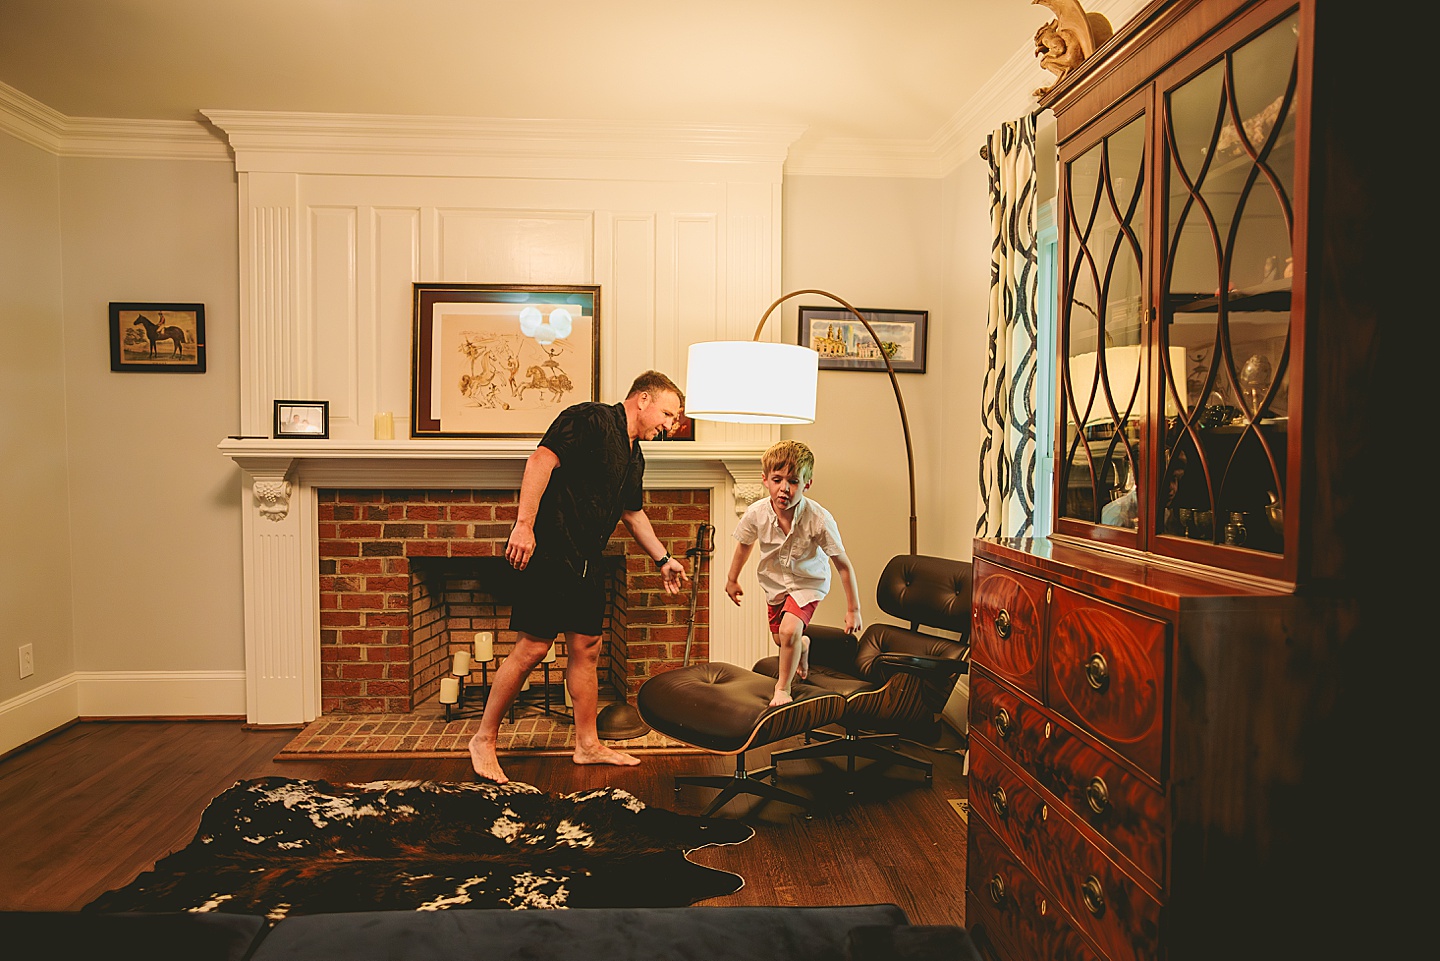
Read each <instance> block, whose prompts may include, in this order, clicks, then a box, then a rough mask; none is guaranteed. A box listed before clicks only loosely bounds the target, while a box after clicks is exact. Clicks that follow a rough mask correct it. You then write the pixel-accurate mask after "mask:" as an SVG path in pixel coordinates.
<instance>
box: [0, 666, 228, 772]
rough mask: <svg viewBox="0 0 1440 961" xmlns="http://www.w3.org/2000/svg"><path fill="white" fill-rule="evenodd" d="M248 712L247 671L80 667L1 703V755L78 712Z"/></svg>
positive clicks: (167, 714)
mask: <svg viewBox="0 0 1440 961" xmlns="http://www.w3.org/2000/svg"><path fill="white" fill-rule="evenodd" d="M226 716H237V717H244V716H245V672H244V671H105V672H100V671H77V672H76V673H73V674H68V675H66V676H65V677H62V678H59V679H58V680H54V681H51V682H50V683H49V684H45V685H42V686H41V687H37V688H36V689H35V690H33V691H26V692H25V693H24V694H21V695H20V696H19V697H13V698H11V699H10V700H8V701H6V702H4V703H3V704H0V754H3V753H4V752H6V751H10V750H13V749H15V748H17V747H19V746H20V745H22V744H25V743H26V742H28V741H33V740H34V739H35V738H37V737H42V736H44V735H46V734H48V733H50V732H51V731H53V730H55V729H56V728H58V727H61V726H62V725H64V724H67V723H69V722H70V721H73V720H75V718H77V717H226Z"/></svg>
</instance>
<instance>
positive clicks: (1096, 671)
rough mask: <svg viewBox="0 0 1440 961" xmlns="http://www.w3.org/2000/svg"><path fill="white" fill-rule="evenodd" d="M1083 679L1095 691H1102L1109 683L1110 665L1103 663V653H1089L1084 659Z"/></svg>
mask: <svg viewBox="0 0 1440 961" xmlns="http://www.w3.org/2000/svg"><path fill="white" fill-rule="evenodd" d="M1085 680H1086V681H1088V682H1089V683H1090V686H1091V687H1093V688H1094V689H1095V690H1097V691H1103V690H1105V688H1106V687H1107V686H1108V685H1109V683H1110V665H1109V664H1107V663H1105V655H1104V654H1091V655H1090V657H1089V658H1088V659H1087V660H1086V661H1085Z"/></svg>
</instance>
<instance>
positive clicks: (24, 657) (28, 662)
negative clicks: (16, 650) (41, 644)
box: [20, 644, 35, 677]
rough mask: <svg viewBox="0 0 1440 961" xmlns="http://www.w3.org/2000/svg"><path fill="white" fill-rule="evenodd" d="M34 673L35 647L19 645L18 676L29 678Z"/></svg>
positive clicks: (32, 645)
mask: <svg viewBox="0 0 1440 961" xmlns="http://www.w3.org/2000/svg"><path fill="white" fill-rule="evenodd" d="M34 673H35V645H34V644H21V645H20V676H21V677H29V676H30V675H31V674H34Z"/></svg>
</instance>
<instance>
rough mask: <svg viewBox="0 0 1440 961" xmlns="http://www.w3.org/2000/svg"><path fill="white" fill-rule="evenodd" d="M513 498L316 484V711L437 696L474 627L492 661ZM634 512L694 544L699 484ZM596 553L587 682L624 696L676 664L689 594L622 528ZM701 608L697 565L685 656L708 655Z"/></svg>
mask: <svg viewBox="0 0 1440 961" xmlns="http://www.w3.org/2000/svg"><path fill="white" fill-rule="evenodd" d="M517 501H518V496H517V492H516V491H513V490H417V489H407V488H400V489H389V490H346V489H334V488H320V489H318V490H317V491H316V502H317V515H316V516H317V527H318V530H317V533H318V553H319V596H320V662H321V663H320V709H321V713H322V714H329V713H336V712H340V713H347V714H371V713H405V712H408V711H412V710H414V709H415V707H416V706H417V705H419V704H420V703H422V702H424V701H426V700H429V699H431V698H433V697H434V696H435V695H436V694H437V693H438V692H439V687H440V678H441V677H442V676H443V675H444V674H446V673H447V672H448V669H449V664H450V660H451V655H452V654H454V653H455V652H457V651H462V650H470V649H471V647H472V642H473V637H474V634H475V632H476V631H482V630H488V631H493V632H494V634H495V654H496V661H497V663H498V661H499V660H500V659H502V658H503V657H504V656H505V654H507V653H508V652H509V651H510V649H511V648H512V647H513V646H514V642H515V635H514V634H513V633H512V632H511V631H510V630H509V628H508V624H509V616H508V615H509V593H510V589H511V585H512V574H513V572H512V571H511V570H510V566H509V564H508V563H507V562H506V561H505V559H504V557H503V554H504V551H505V542H506V539H507V538H508V537H509V534H510V525H511V522H512V521H513V520H514V517H515V511H516V505H517ZM645 513H646V515H647V516H649V517H650V519H651V522H652V524H653V525H654V526H655V530H656V533H657V534H658V535H659V536H660V537H661V539H662V540H663V541H665V543H666V544H667V545H671V550H672V552H674V553H677V554H681V555H683V552H684V550H685V548H684V547H682V546H681V545H682V544H683V545H693V544H694V543H695V540H696V535H697V533H698V530H699V528H700V526H701V525H702V524H705V523H708V521H709V518H710V504H709V492H708V491H706V490H665V491H647V492H646V495H645ZM605 561H606V564H607V570H606V573H605V577H606V581H607V596H608V598H609V602H608V604H607V612H606V619H605V635H604V636H605V653H604V655H603V656H602V660H601V678H600V680H601V683H602V685H608V686H609V688H610V689H611V690H613V691H614V692H615V693H616V694H619V695H623V696H629V695H630V694H633V693H634V692H635V691H636V690H637V689H638V688H639V686H640V684H642V683H644V681H645V679H646V678H648V677H650V676H651V675H653V674H656V673H659V672H661V671H664V670H668V669H670V668H672V667H676V666H678V665H679V664H680V663H681V662H682V660H683V657H684V648H685V641H686V638H687V636H688V635H689V617H690V610H689V604H690V596H689V594H688V593H686V594H681V595H667V594H666V593H665V592H664V589H663V586H662V584H661V579H660V576H659V574H658V572H656V570H655V566H654V564H653V563H652V562H651V559H650V557H649V556H648V555H647V554H645V552H644V551H642V550H641V549H640V547H639V545H638V544H636V543H635V541H634V539H633V538H631V537H630V536H629V533H628V532H627V531H625V529H624V527H623V525H617V527H616V533H615V536H614V537H613V538H612V540H611V544H610V548H609V551H608V552H607V554H606V557H605ZM691 566H692V567H693V564H692V565H691ZM708 610H709V572H708V571H706V572H704V573H703V574H702V576H701V579H700V593H699V596H698V597H697V613H696V628H695V636H694V638H693V645H692V648H691V657H692V659H693V660H696V661H703V660H706V659H707V657H708V647H709V643H708V642H709V630H708V621H709V618H708V616H707V613H708ZM556 654H557V658H558V659H557V662H556V664H555V665H554V666H552V673H554V672H556V671H563V668H564V663H565V662H564V648H563V643H562V644H561V646H560V647H559V648H558V649H557V651H556ZM557 676H561V675H557Z"/></svg>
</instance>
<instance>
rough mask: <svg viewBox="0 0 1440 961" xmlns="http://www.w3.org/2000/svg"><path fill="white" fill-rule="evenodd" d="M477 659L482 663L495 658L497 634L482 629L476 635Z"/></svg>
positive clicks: (487, 662)
mask: <svg viewBox="0 0 1440 961" xmlns="http://www.w3.org/2000/svg"><path fill="white" fill-rule="evenodd" d="M475 660H477V661H479V662H480V663H482V664H489V663H490V662H491V661H493V660H495V635H494V633H492V632H491V631H481V632H480V633H478V634H476V635H475Z"/></svg>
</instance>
